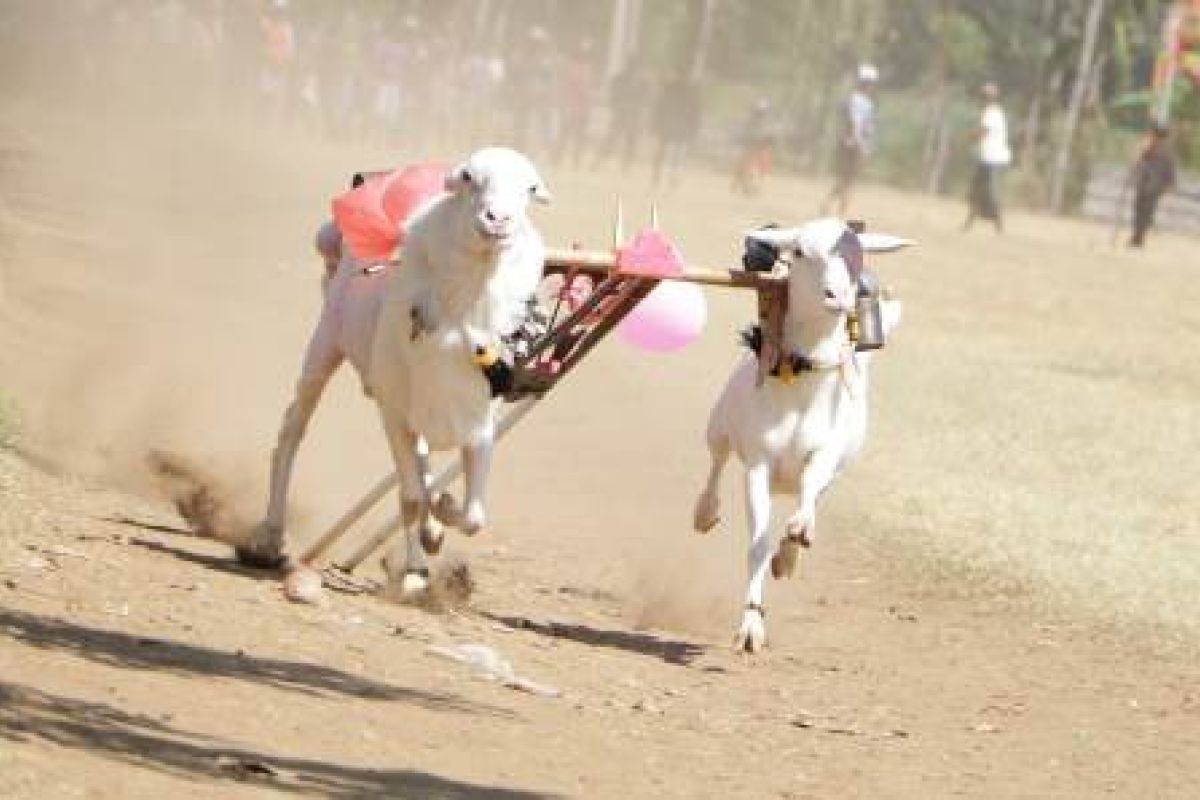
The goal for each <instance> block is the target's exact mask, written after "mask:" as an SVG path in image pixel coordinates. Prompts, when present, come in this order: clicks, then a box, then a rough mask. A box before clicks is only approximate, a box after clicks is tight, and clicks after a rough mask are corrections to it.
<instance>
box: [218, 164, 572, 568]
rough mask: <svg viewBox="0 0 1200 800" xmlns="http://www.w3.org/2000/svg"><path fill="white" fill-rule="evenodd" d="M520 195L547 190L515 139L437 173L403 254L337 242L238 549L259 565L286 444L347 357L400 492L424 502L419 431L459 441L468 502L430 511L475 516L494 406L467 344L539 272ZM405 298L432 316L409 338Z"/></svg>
mask: <svg viewBox="0 0 1200 800" xmlns="http://www.w3.org/2000/svg"><path fill="white" fill-rule="evenodd" d="M531 198H532V199H535V200H538V201H541V202H545V201H547V200H548V199H549V193H548V192H547V190H546V187H545V184H544V183H543V181H542V179H541V178H540V176H539V175H538V173H537V171H536V169H535V168H534V167H533V165H532V164H530V163H529V161H528V160H527V159H526V158H525V157H524V156H522V155H521V154H519V153H517V152H515V151H512V150H507V149H504V148H486V149H484V150H481V151H478V152H476V153H475V154H473V155H472V156H471V157H470V158H469V159H468V160H467V161H466V162H464V163H463V164H461V165H459V166H458V167H456V168H455V169H454V170H453V171H452V172H451V173H449V174H448V175H447V177H446V193H445V194H443V195H441V196H439V197H437V198H435V199H433V200H431V201H429V202H428V203H426V204H425V205H424V206H423V207H421V208H420V209H418V210H417V211H415V212H414V214H413V215H412V217H410V219H409V222H408V224H407V225H406V232H405V233H406V235H405V240H404V246H403V249H402V253H401V259H400V260H401V266H399V267H395V268H388V269H386V270H382V271H375V272H364V270H363V268H364V267H366V266H369V262H362V261H359V260H357V259H355V258H354V257H353V256H352V255H351V254H350V253H348V252H343V254H342V257H341V261H340V262H339V264H338V267H337V271H336V273H335V274H334V276H333V278H332V280H329V281H328V282H327V283H326V284H324V285H323V286H324V289H325V304H324V307H323V308H322V312H321V317H320V319H319V321H318V323H317V326H316V329H315V330H314V332H313V335H312V337H311V339H310V341H309V344H308V349H307V351H306V354H305V358H304V364H303V367H302V369H301V372H300V378H299V379H298V381H297V383H296V390H295V397H294V399H293V401H292V403H291V405H290V406H289V407H288V409H287V411H286V412H285V414H284V418H283V424H282V425H281V427H280V431H279V436H278V440H277V443H276V447H275V451H274V453H273V456H272V463H271V488H270V497H269V502H268V508H267V513H266V516H265V518H264V519H263V521H262V522H260V523H259V525H258V526H257V527H256V528H255V530H254V531H253V533H252V535H251V537H250V539H249V541H247V542H246V543H245V544H244V545H243V546H241V547H239V548H238V553H239V556H240V557H241V558H243V560H246V561H249V562H252V563H269V562H272V561H275V560H277V559H278V558H279V557H280V555H281V554H282V552H283V549H284V529H285V524H286V516H287V496H288V486H289V483H290V480H291V474H292V467H293V464H294V462H295V457H296V451H297V449H298V448H299V444H300V441H301V439H302V438H303V436H304V432H305V429H306V428H307V426H308V422H309V420H310V418H311V417H312V414H313V412H314V411H315V409H316V407H317V403H318V401H319V400H320V397H321V393H322V392H323V390H324V388H325V386H326V384H327V383H328V381H329V378H330V377H331V376H332V375H333V373H334V372H335V371H336V370H337V368H338V367H339V366H340V365H341V363H342V362H343V361H344V360H349V361H350V362H351V364H352V365H353V366H354V367H355V369H356V370H357V371H358V374H359V377H360V379H361V380H362V383H363V387H364V390H366V391H367V392H368V393H369V394H372V395H373V396H374V397H375V399H376V401H377V403H378V405H379V408H380V414H381V417H382V419H383V422H384V427H385V430H386V431H387V433H388V439H389V444H390V446H391V448H392V452H393V455H394V457H395V460H396V462H397V469H398V471H399V472H400V478H401V496H402V498H403V497H409V498H413V497H418V496H420V497H421V498H422V500H423V501H424V506H427V505H428V503H427V500H428V498H424V497H423V492H422V489H423V487H424V482H423V481H424V479H425V476H426V473H427V467H426V459H425V453H426V450H425V449H424V446H423V445H422V444H421V443H420V442H418V440H417V437H418V436H421V437H426V438H427V439H429V441H431V442H432V443H433V444H434V445H435V446H438V447H449V446H454V445H461V446H464V448H465V450H464V465H465V466H466V473H467V486H468V491H467V496H468V504H467V513H464V512H456V509H455V508H453V506H454V504H453V503H452V502H450V499H449V498H447V499H446V500H443V502H442V503H440V504H439V506H440V511H441V514H440V516H442V517H445V518H447V519H450V520H452V521H456V522H460V523H461V524H462V525H463V527H466V528H471V529H477V528H478V527H480V526H482V524H483V515H482V488H483V474H484V472H485V471H486V468H487V460H488V456H489V454H490V447H491V436H492V432H491V426H492V414H491V409H490V402H489V401H490V397H489V392H488V388H487V384H486V382H485V381H484V380H483V378H482V376H481V374H480V371H479V368H478V367H476V366H475V365H474V364H473V363H472V361H471V348H472V347H474V346H476V345H484V346H486V345H489V344H494V343H495V341H496V339H498V338H499V337H500V336H502V335H504V334H506V333H508V332H510V331H511V330H512V329H513V328H514V327H515V326H516V325H517V324H518V323H519V320H520V315H521V314H522V313H523V312H524V305H523V303H524V300H525V298H526V297H528V296H530V295H532V294H533V291H534V289H535V288H536V284H537V281H538V279H539V278H540V276H541V271H542V262H543V251H544V247H543V244H542V241H541V238H540V236H539V235H538V233H537V231H536V230H534V228H533V227H532V225H531V224H530V223H529V221H528V218H527V216H526V210H527V205H528V203H529V200H530V199H531ZM324 239H325V241H322V238H321V237H319V240H318V250H319V251H320V252H321V254H322V256H323V257H324V258H326V259H327V260H328V259H329V258H330V255H331V254H330V252H329V250H330V246H329V241H328V240H329V239H330V235H329V233H328V232H325V234H324ZM413 306H417V307H419V308H420V314H419V316H420V318H421V320H422V323H423V325H424V326H425V327H426V328H429V330H426V331H425V332H424V334H423V335H421V336H418V337H417V338H416V339H415V340H414V339H413V338H412V331H411V325H412V316H411V314H410V309H411V308H412V307H413ZM381 310H382V312H383V313H381ZM466 451H469V452H466ZM414 462H415V463H416V469H417V473H418V475H419V476H420V477H418V478H414V476H413V474H412V469H411V467H412V464H413V463H414ZM401 467H404V469H401ZM414 481H415V482H416V484H418V485H416V486H414ZM402 505H403V504H402ZM424 506H423V507H424ZM408 516H411V515H407V516H406V520H407V519H408ZM424 516H427V515H424ZM431 528H432V526H431V525H430V524H429V523H428V521H427V520H426V522H425V531H426V536H427V540H426V543H427V545H428V546H430V547H436V544H437V541H436V537H435V538H433V539H430V538H428V537H430V536H434V534H433V532H432V530H431ZM409 560H410V561H414V562H416V564H415V566H414V567H413V568H414V569H422V568H423V563H424V562H423V558H419V559H411V558H410V559H409Z"/></svg>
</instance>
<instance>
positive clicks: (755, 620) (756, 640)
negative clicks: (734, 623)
mask: <svg viewBox="0 0 1200 800" xmlns="http://www.w3.org/2000/svg"><path fill="white" fill-rule="evenodd" d="M733 646H734V649H736V650H740V651H742V652H743V653H749V654H750V655H754V654H755V653H758V652H760V651H762V650H763V649H764V648H765V647H766V646H767V626H766V623H765V622H764V620H763V614H762V611H760V610H758V609H757V608H750V609H746V613H745V614H743V615H742V627H741V628H739V629H738V633H737V637H736V638H735V639H734V642H733Z"/></svg>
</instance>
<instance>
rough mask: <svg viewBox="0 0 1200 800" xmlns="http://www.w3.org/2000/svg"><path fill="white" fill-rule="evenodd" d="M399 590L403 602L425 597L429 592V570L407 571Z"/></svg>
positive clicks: (401, 580)
mask: <svg viewBox="0 0 1200 800" xmlns="http://www.w3.org/2000/svg"><path fill="white" fill-rule="evenodd" d="M397 588H398V589H399V592H400V597H401V599H403V600H415V599H418V598H420V597H423V596H424V595H425V593H426V592H428V591H429V570H427V569H410V570H405V571H404V575H403V576H402V577H401V578H400V582H399V586H398V587H397Z"/></svg>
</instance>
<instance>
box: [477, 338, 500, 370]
mask: <svg viewBox="0 0 1200 800" xmlns="http://www.w3.org/2000/svg"><path fill="white" fill-rule="evenodd" d="M474 360H475V364H476V365H477V366H480V367H485V368H486V367H490V366H491V365H492V364H495V363H496V362H497V361H499V360H500V354H499V353H498V352H496V348H494V347H485V346H484V345H481V344H480V345H476V346H475V359H474Z"/></svg>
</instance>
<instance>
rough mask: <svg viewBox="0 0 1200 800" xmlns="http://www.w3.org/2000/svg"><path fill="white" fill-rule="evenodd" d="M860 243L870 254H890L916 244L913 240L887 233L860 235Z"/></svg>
mask: <svg viewBox="0 0 1200 800" xmlns="http://www.w3.org/2000/svg"><path fill="white" fill-rule="evenodd" d="M858 241H859V243H860V244H861V245H862V249H863V250H866V251H867V252H868V253H890V252H892V251H893V250H899V249H900V248H902V247H908V246H910V245H914V244H916V242H915V241H913V240H912V239H902V238H900V237H899V236H892V235H890V234H886V233H860V234H858Z"/></svg>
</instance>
